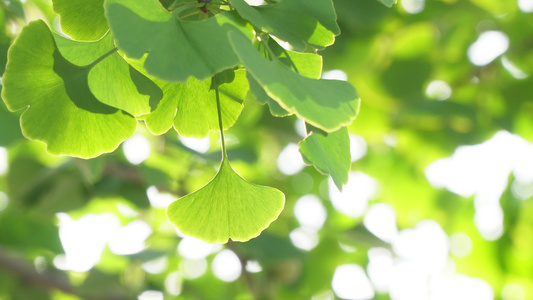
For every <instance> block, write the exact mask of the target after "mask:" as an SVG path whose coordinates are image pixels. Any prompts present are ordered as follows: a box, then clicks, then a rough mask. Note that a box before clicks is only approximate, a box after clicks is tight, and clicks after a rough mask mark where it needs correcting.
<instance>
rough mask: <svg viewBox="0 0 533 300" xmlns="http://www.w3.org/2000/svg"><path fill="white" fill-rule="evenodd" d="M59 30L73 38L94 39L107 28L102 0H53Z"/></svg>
mask: <svg viewBox="0 0 533 300" xmlns="http://www.w3.org/2000/svg"><path fill="white" fill-rule="evenodd" d="M53 4H54V11H55V12H56V13H57V14H58V15H59V16H60V19H59V20H60V24H61V30H63V32H64V33H66V34H67V35H68V36H70V37H71V38H73V39H75V40H82V41H96V40H99V39H100V38H101V37H102V36H104V34H105V33H106V32H107V31H108V30H109V26H107V21H106V19H105V14H104V0H53Z"/></svg>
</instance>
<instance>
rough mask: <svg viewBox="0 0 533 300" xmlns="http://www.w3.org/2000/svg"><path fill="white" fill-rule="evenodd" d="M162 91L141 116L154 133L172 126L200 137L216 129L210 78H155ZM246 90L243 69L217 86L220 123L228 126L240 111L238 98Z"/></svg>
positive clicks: (181, 132)
mask: <svg viewBox="0 0 533 300" xmlns="http://www.w3.org/2000/svg"><path fill="white" fill-rule="evenodd" d="M155 81H156V82H157V84H158V85H159V86H160V87H161V89H162V90H163V92H164V96H163V99H162V100H161V102H160V103H159V106H158V107H157V108H156V109H155V110H154V111H153V112H152V113H150V114H148V115H146V116H143V117H142V118H143V119H144V121H145V123H146V127H147V128H148V129H149V130H150V131H151V132H152V133H154V134H163V133H165V132H167V131H168V130H169V129H170V128H171V127H172V126H173V125H174V128H175V129H176V131H177V132H178V133H179V134H180V135H181V136H187V137H195V138H203V137H206V136H207V135H208V134H209V132H210V131H216V130H218V129H219V128H218V115H217V105H216V102H215V91H214V90H212V89H211V80H210V79H208V80H205V81H198V80H197V79H195V78H191V79H189V81H188V82H187V83H168V82H164V81H158V80H155ZM247 91H248V81H247V80H246V72H245V71H244V70H237V71H235V79H234V80H233V81H232V82H230V83H226V84H222V85H220V87H219V94H220V102H221V109H222V124H223V126H224V129H228V128H230V127H231V126H233V124H235V122H236V121H237V119H238V117H239V115H240V113H241V111H242V108H243V106H242V101H243V100H244V97H245V96H246V93H247Z"/></svg>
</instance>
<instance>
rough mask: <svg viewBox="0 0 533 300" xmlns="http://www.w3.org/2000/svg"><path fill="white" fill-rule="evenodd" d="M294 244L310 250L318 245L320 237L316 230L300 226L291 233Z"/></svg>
mask: <svg viewBox="0 0 533 300" xmlns="http://www.w3.org/2000/svg"><path fill="white" fill-rule="evenodd" d="M289 237H290V239H291V242H292V244H293V245H294V246H295V247H296V248H299V249H302V250H305V251H310V250H312V249H313V248H315V247H316V246H317V245H318V242H319V237H318V233H317V232H316V230H314V229H311V228H307V227H298V228H295V229H294V230H293V231H291V232H290V233H289Z"/></svg>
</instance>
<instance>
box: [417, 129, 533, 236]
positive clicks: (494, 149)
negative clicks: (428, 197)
mask: <svg viewBox="0 0 533 300" xmlns="http://www.w3.org/2000/svg"><path fill="white" fill-rule="evenodd" d="M531 153H533V144H532V143H530V142H528V141H526V140H524V139H523V138H521V137H520V136H518V135H515V134H511V133H509V132H507V131H499V132H497V133H496V134H495V135H494V136H493V137H492V138H491V139H489V140H488V141H486V142H484V143H481V144H478V145H473V146H460V147H458V148H457V149H456V151H455V152H454V154H453V155H452V156H451V157H448V158H443V159H439V160H437V161H435V162H433V163H431V164H430V165H429V166H428V167H427V168H426V171H425V173H426V177H427V178H428V180H429V182H430V183H431V184H432V185H433V186H435V187H442V188H446V189H448V190H449V191H451V192H453V193H456V194H458V195H461V196H463V197H470V196H472V195H474V206H475V209H476V212H475V216H474V221H475V224H476V226H477V228H478V230H479V232H480V234H481V235H482V236H483V238H485V239H487V240H496V239H498V238H499V237H500V236H501V235H502V233H503V231H504V228H503V210H502V209H501V207H500V203H499V201H500V197H501V195H502V193H503V192H504V191H505V189H506V188H507V183H508V178H509V174H510V173H511V172H512V173H513V175H514V177H515V181H516V182H519V183H521V184H524V185H527V184H531V183H533V155H531Z"/></svg>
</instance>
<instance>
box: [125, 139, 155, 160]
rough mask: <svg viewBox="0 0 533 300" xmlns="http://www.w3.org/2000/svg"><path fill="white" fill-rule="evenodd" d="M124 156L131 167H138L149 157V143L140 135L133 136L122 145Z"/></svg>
mask: <svg viewBox="0 0 533 300" xmlns="http://www.w3.org/2000/svg"><path fill="white" fill-rule="evenodd" d="M122 150H123V151H124V156H126V159H127V160H128V161H129V162H130V163H131V164H133V165H138V164H140V163H142V162H143V161H145V160H147V159H148V158H149V157H150V152H151V147H150V142H148V140H147V139H146V138H145V137H144V136H142V135H138V134H136V135H134V136H133V137H131V138H129V139H127V140H126V141H125V142H124V144H122Z"/></svg>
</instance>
